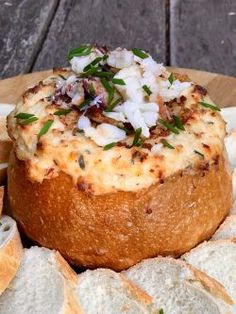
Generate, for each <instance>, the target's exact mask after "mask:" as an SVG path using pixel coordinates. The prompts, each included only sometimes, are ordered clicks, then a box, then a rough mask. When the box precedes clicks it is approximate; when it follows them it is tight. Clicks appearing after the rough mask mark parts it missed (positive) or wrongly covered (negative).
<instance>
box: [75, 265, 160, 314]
mask: <svg viewBox="0 0 236 314" xmlns="http://www.w3.org/2000/svg"><path fill="white" fill-rule="evenodd" d="M75 293H76V296H77V298H78V302H79V303H80V306H81V308H82V310H83V313H86V314H121V313H124V314H139V313H140V314H145V313H156V314H158V313H159V311H158V310H155V308H154V306H153V304H152V298H151V297H150V296H149V295H147V294H146V293H145V292H143V291H142V290H140V289H139V288H137V287H136V286H134V285H133V284H131V283H130V282H129V280H128V279H127V278H126V277H125V276H124V275H120V274H118V273H115V272H114V271H112V270H108V269H97V270H94V271H91V270H87V271H86V272H84V273H83V274H81V275H80V276H79V277H78V284H77V287H76V289H75Z"/></svg>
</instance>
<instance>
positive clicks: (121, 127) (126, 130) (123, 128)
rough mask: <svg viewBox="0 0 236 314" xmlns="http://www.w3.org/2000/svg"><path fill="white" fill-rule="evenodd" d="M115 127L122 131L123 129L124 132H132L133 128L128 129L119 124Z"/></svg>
mask: <svg viewBox="0 0 236 314" xmlns="http://www.w3.org/2000/svg"><path fill="white" fill-rule="evenodd" d="M117 127H118V128H119V129H121V130H123V131H125V133H126V134H133V133H134V131H133V130H129V129H127V128H125V127H124V126H120V125H117Z"/></svg>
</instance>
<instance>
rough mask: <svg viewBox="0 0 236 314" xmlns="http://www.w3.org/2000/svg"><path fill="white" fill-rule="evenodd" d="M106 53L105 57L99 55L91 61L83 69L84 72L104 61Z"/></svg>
mask: <svg viewBox="0 0 236 314" xmlns="http://www.w3.org/2000/svg"><path fill="white" fill-rule="evenodd" d="M105 56H106V55H104V56H103V57H97V58H96V59H94V60H93V61H92V62H91V63H89V64H88V65H87V66H86V67H85V68H84V70H83V72H87V71H88V70H89V69H90V68H91V67H94V66H95V65H97V64H98V63H99V62H101V61H104V60H105V59H104V57H105Z"/></svg>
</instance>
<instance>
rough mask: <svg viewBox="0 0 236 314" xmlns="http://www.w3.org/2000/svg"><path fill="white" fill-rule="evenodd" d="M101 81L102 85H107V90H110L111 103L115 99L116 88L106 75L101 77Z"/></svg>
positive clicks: (109, 98) (109, 100) (109, 99)
mask: <svg viewBox="0 0 236 314" xmlns="http://www.w3.org/2000/svg"><path fill="white" fill-rule="evenodd" d="M101 82H102V85H103V86H104V87H105V89H106V91H107V92H108V103H109V104H110V102H111V101H112V99H113V96H114V92H115V89H114V87H112V86H111V85H110V83H109V82H108V80H107V79H106V78H105V77H103V78H101Z"/></svg>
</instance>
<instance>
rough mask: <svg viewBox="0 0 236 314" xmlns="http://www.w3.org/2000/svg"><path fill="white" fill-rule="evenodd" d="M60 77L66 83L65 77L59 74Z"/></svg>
mask: <svg viewBox="0 0 236 314" xmlns="http://www.w3.org/2000/svg"><path fill="white" fill-rule="evenodd" d="M58 76H60V78H62V79H63V80H64V81H66V78H65V76H63V75H62V74H58Z"/></svg>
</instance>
